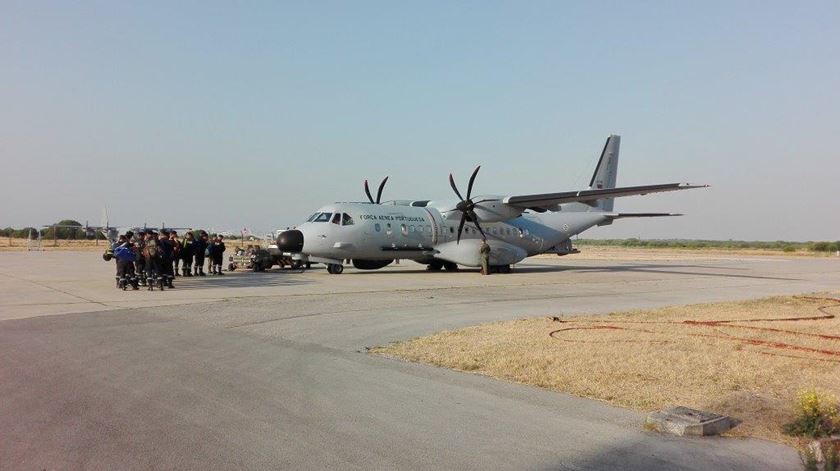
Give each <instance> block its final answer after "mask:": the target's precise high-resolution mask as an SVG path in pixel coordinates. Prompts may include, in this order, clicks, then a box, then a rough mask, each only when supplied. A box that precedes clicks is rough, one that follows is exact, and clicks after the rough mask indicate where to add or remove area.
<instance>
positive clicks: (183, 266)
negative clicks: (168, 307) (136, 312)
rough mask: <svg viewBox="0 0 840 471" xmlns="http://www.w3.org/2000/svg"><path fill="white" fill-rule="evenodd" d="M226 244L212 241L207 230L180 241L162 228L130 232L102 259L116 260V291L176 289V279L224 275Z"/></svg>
mask: <svg viewBox="0 0 840 471" xmlns="http://www.w3.org/2000/svg"><path fill="white" fill-rule="evenodd" d="M224 253H225V242H224V238H223V237H222V236H221V235H216V236H215V237H213V238H212V239H211V237H210V235H209V234H208V233H207V232H206V231H189V232H187V233H185V234H184V237H183V238H181V239H179V238H178V233H177V232H176V231H174V230H166V229H162V230H161V231H160V232H156V231H153V230H144V231H139V232H138V233H136V234H135V233H133V232H132V231H128V232H126V233H125V234H123V235H120V236H119V238H118V240H117V241H116V242H114V244H113V245H112V246H111V247H110V249H109V250H108V251H107V252H106V253H105V255H104V256H103V258H105V260H106V261H109V260H110V259H111V258H114V259H115V260H116V265H117V275H116V279H117V288H119V289H123V290H125V289H128V288H129V287H131V289H134V290H137V289H140V287H141V286H144V287H147V288H148V289H149V290H154V289H155V287H157V288H158V289H161V290H163V289H164V288H174V287H175V285H174V280H175V277H177V276H185V277H189V276H206V273H205V272H204V260H205V258H206V259H207V260H208V264H207V271H208V272H209V273H210V274H211V275H222V274H223V273H222V263H223V261H224Z"/></svg>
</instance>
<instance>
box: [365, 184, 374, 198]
mask: <svg viewBox="0 0 840 471" xmlns="http://www.w3.org/2000/svg"><path fill="white" fill-rule="evenodd" d="M365 194H366V195H367V197H368V200H370V202H371V203H373V196H371V195H370V187H369V186H368V181H367V180H365Z"/></svg>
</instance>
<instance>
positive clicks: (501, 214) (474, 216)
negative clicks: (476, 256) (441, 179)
mask: <svg viewBox="0 0 840 471" xmlns="http://www.w3.org/2000/svg"><path fill="white" fill-rule="evenodd" d="M480 169H481V165H479V166H478V167H476V168H475V170H473V173H472V175H470V182H469V184H468V185H467V197H466V198H464V197H463V196H461V192H460V191H458V186H457V185H455V179H454V178H453V177H452V174H451V173H450V174H449V186H451V187H452V191H454V192H455V194H456V195H457V196H458V199H459V200H461V201H459V202H458V204H457V205H455V208H453V209H450V210H448V211H445V213H447V215H446V218H447V219H456V218H457V214H458V213H461V217H460V219H461V222H460V223H459V224H458V239H457V241H456V243H457V244H460V243H461V232H462V231H463V230H464V223H466V222H467V221H469V222H471V223H473V224H475V227H476V229H478V231H479V232H481V235H482V237H486V236H485V234H484V229H482V228H481V224H480V222H499V221H505V220H507V219H511V218H515V217H517V216H519V215H520V214H522V211H523V210H522V209H521V208H516V207H512V206H509V205H507V204H505V203H503V202H502V198H501V197H500V196H483V197H476V198H475V199H473V197H472V190H473V184H474V183H475V176H476V175H478V171H479V170H480Z"/></svg>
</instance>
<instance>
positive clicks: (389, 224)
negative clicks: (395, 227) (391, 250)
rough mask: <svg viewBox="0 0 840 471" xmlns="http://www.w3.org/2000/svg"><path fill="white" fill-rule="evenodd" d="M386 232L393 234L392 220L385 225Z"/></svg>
mask: <svg viewBox="0 0 840 471" xmlns="http://www.w3.org/2000/svg"><path fill="white" fill-rule="evenodd" d="M385 232H386V233H387V234H388V235H391V223H390V222H389V223H388V224H387V225H386V226H385Z"/></svg>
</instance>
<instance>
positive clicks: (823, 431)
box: [784, 389, 838, 438]
mask: <svg viewBox="0 0 840 471" xmlns="http://www.w3.org/2000/svg"><path fill="white" fill-rule="evenodd" d="M796 414H797V417H796V419H795V420H794V421H793V422H791V423H789V424H786V425H785V426H784V432H785V433H786V434H788V435H794V436H804V437H808V438H820V437H826V436H829V435H831V434H832V433H834V432H835V431H836V430H837V425H838V418H837V398H836V397H834V396H833V395H831V394H828V393H826V392H822V391H818V390H815V389H808V390H803V391H800V392H799V397H798V400H797V403H796Z"/></svg>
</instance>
